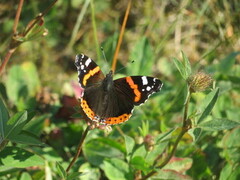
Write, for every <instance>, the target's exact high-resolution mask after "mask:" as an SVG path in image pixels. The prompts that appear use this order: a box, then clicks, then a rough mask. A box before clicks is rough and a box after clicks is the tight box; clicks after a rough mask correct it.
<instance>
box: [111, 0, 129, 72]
mask: <svg viewBox="0 0 240 180" xmlns="http://www.w3.org/2000/svg"><path fill="white" fill-rule="evenodd" d="M131 3H132V0H130V1H128V6H127V10H126V13H125V16H124V19H123V24H122V27H121V32H120V35H119V38H118V43H117V47H116V50H115V53H114V56H113V63H112V71H113V72H115V69H116V65H117V56H118V52H119V49H120V46H121V44H122V39H123V34H124V30H125V27H126V24H127V19H128V15H129V12H130V8H131Z"/></svg>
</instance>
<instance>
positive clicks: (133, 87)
mask: <svg viewBox="0 0 240 180" xmlns="http://www.w3.org/2000/svg"><path fill="white" fill-rule="evenodd" d="M126 81H127V83H128V84H129V85H130V87H131V88H132V89H133V92H134V94H135V98H134V102H138V101H139V100H140V99H141V93H140V91H139V90H138V85H137V84H134V82H133V80H132V78H131V77H126Z"/></svg>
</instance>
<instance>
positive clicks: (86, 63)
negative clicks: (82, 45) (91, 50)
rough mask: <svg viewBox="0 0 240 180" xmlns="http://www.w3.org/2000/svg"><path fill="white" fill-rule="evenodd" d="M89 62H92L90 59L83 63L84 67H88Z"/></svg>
mask: <svg viewBox="0 0 240 180" xmlns="http://www.w3.org/2000/svg"><path fill="white" fill-rule="evenodd" d="M91 62H92V60H91V59H90V58H88V59H87V61H86V62H85V65H86V66H87V67H88V66H89V64H90V63H91Z"/></svg>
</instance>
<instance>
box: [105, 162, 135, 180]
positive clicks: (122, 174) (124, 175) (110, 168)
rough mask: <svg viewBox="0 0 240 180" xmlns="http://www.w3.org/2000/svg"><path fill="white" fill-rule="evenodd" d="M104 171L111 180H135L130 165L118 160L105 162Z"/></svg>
mask: <svg viewBox="0 0 240 180" xmlns="http://www.w3.org/2000/svg"><path fill="white" fill-rule="evenodd" d="M102 169H103V170H104V172H105V175H106V176H107V178H108V179H110V180H125V179H126V180H128V179H133V173H132V172H131V171H130V170H131V169H130V167H129V165H128V164H127V163H126V162H124V161H123V160H120V159H117V158H112V159H109V160H105V161H104V163H103V166H102Z"/></svg>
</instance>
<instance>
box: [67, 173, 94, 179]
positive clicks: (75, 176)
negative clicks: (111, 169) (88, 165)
mask: <svg viewBox="0 0 240 180" xmlns="http://www.w3.org/2000/svg"><path fill="white" fill-rule="evenodd" d="M83 175H84V173H81V172H72V173H70V174H69V175H68V176H67V180H76V179H79V177H80V176H83ZM81 179H84V177H82V178H81ZM89 180H94V179H91V178H89Z"/></svg>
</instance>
